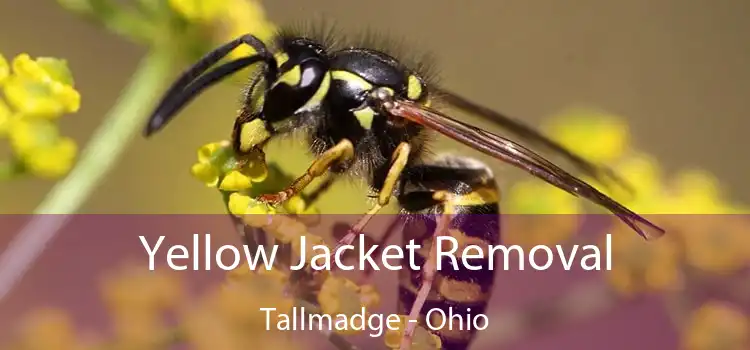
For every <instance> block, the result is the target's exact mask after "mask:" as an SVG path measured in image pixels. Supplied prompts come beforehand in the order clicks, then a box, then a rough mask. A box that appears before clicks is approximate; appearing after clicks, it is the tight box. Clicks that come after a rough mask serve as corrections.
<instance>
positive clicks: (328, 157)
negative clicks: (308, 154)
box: [260, 139, 354, 204]
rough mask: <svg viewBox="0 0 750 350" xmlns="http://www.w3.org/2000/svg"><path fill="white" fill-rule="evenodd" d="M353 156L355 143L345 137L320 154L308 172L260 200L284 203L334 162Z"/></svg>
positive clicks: (321, 174)
mask: <svg viewBox="0 0 750 350" xmlns="http://www.w3.org/2000/svg"><path fill="white" fill-rule="evenodd" d="M352 158H354V145H352V143H351V141H349V140H347V139H343V140H341V141H340V142H339V143H337V144H336V145H335V146H333V147H331V148H329V149H328V150H327V151H325V152H323V154H321V155H320V156H318V158H317V159H315V161H313V163H312V164H311V165H310V167H309V168H307V172H306V173H305V174H304V175H302V176H300V177H298V178H297V179H296V180H294V182H292V184H291V185H290V186H289V187H287V188H286V189H284V190H283V191H281V192H278V193H272V194H264V195H262V196H260V200H262V201H264V202H267V203H270V204H279V203H282V202H284V201H286V200H287V199H289V198H291V197H293V196H294V195H297V194H299V193H301V192H302V191H303V190H304V189H305V188H307V186H308V185H310V183H311V182H312V181H313V180H315V179H316V178H318V177H320V176H323V174H325V173H326V172H327V171H328V170H329V169H330V168H331V166H333V165H334V164H336V163H338V162H342V161H349V160H351V159H352Z"/></svg>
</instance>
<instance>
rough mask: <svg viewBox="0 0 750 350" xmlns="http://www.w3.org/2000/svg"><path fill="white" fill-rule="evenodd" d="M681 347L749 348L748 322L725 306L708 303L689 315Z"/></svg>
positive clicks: (697, 349) (696, 349) (707, 349)
mask: <svg viewBox="0 0 750 350" xmlns="http://www.w3.org/2000/svg"><path fill="white" fill-rule="evenodd" d="M683 344H684V347H685V349H687V350H745V349H747V348H748V346H750V320H748V317H747V316H746V315H744V314H743V313H742V311H740V310H738V309H737V308H735V307H733V306H731V305H729V304H726V303H723V302H718V301H711V302H708V303H706V304H704V305H702V306H701V307H700V308H698V309H697V310H695V311H694V312H693V315H692V317H691V318H690V321H689V322H688V325H687V327H686V329H685V333H684V334H683Z"/></svg>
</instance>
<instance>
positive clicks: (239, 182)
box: [219, 170, 252, 191]
mask: <svg viewBox="0 0 750 350" xmlns="http://www.w3.org/2000/svg"><path fill="white" fill-rule="evenodd" d="M251 185H252V183H251V181H250V178H249V177H248V176H246V175H244V174H242V173H241V172H239V171H237V170H232V171H230V172H229V173H228V174H226V175H224V178H223V179H222V180H221V184H220V185H219V189H220V190H222V191H242V190H246V189H248V188H250V186H251Z"/></svg>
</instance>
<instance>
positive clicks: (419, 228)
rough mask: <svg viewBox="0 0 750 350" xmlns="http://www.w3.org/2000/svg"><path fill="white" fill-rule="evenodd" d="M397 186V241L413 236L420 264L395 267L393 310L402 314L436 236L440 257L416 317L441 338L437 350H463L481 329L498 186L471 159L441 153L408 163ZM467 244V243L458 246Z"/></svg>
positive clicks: (490, 281)
mask: <svg viewBox="0 0 750 350" xmlns="http://www.w3.org/2000/svg"><path fill="white" fill-rule="evenodd" d="M401 188H402V192H401V193H400V195H399V202H400V204H401V206H402V208H403V209H404V210H403V211H404V214H403V215H404V216H405V222H406V225H405V227H404V235H403V239H404V244H407V243H408V242H409V241H411V240H414V243H416V244H419V245H420V247H421V249H419V250H418V251H417V252H416V256H415V257H414V263H415V265H416V266H419V267H420V269H418V270H412V269H410V268H406V269H402V270H401V274H400V286H399V304H400V305H399V309H400V312H406V313H408V312H409V311H410V310H411V308H412V306H413V305H414V303H415V300H416V296H417V293H418V290H419V288H420V286H421V285H422V283H423V277H424V276H423V272H422V271H423V270H424V265H425V263H426V262H427V260H428V257H429V254H430V250H431V249H432V248H433V244H436V243H438V242H439V244H440V250H441V251H442V252H443V253H446V254H445V255H444V256H442V257H441V258H440V259H439V262H438V269H437V272H436V276H435V279H434V281H433V283H432V287H431V290H430V293H429V295H428V296H427V300H426V301H425V303H424V306H423V307H422V308H421V310H420V317H419V321H420V323H422V324H423V325H425V326H426V327H427V329H430V330H432V331H433V332H435V333H436V334H437V335H438V336H440V338H441V339H442V341H443V349H466V348H467V347H468V346H469V344H470V343H471V341H472V339H473V337H474V335H475V333H476V331H477V330H478V329H483V328H484V327H486V322H487V320H486V318H485V316H484V315H483V314H484V312H485V310H486V308H487V303H488V301H489V298H490V295H491V292H492V287H493V285H494V282H495V275H494V272H493V271H491V270H490V269H489V262H490V256H489V246H490V245H496V244H498V243H499V240H500V216H499V205H498V199H499V190H498V189H497V186H496V183H495V181H494V179H493V177H492V172H491V171H490V170H489V169H487V168H486V167H485V166H484V165H483V164H481V163H479V162H477V161H474V160H472V159H468V158H463V157H452V156H449V157H442V158H439V159H437V160H435V161H433V162H431V163H428V164H426V165H419V166H415V167H414V168H412V169H410V170H409V171H408V173H407V174H405V176H404V177H403V183H402V185H401ZM436 192H447V193H450V194H451V196H450V198H451V199H450V203H448V202H441V201H437V200H435V199H433V195H432V194H434V193H436ZM448 207H450V209H451V210H452V212H453V214H454V215H453V218H452V220H451V223H450V225H449V227H450V229H449V230H448V232H447V233H446V234H447V237H444V238H440V239H439V241H438V240H436V238H435V229H436V227H437V223H438V220H439V219H440V214H443V213H444V212H445V211H446V208H448ZM468 246H472V247H473V248H471V249H469V250H465V249H466V247H468ZM480 252H481V253H480ZM464 254H468V255H467V256H464Z"/></svg>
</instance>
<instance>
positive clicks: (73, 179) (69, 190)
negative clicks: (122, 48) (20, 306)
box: [0, 50, 172, 299]
mask: <svg viewBox="0 0 750 350" xmlns="http://www.w3.org/2000/svg"><path fill="white" fill-rule="evenodd" d="M171 58H172V56H170V55H169V54H168V52H166V50H165V52H161V51H158V50H156V51H153V52H150V53H149V54H148V55H147V56H146V57H145V58H144V59H143V61H142V62H141V64H140V66H139V67H138V69H137V70H136V72H135V74H134V76H133V78H132V80H131V81H130V83H129V84H128V86H127V87H126V89H125V90H124V91H123V93H122V95H121V96H120V98H119V99H118V101H117V103H116V104H115V106H114V108H113V109H112V110H111V111H110V112H109V113H108V115H107V116H106V117H105V119H104V122H103V123H102V124H101V125H100V126H99V128H98V129H97V130H96V132H95V134H94V135H93V137H92V138H91V140H90V141H89V143H88V145H87V146H86V148H85V149H84V150H83V151H82V152H81V155H80V158H79V160H78V162H77V163H76V165H75V167H74V168H73V170H72V171H71V172H70V174H68V176H67V177H66V178H65V179H63V180H62V181H60V182H58V183H57V184H56V185H55V187H54V188H53V189H52V191H50V192H49V193H48V194H47V197H46V198H45V199H44V201H43V202H42V203H41V204H40V205H39V206H38V207H37V208H36V210H35V211H34V214H73V213H75V212H77V211H78V210H79V209H80V207H81V205H83V203H84V202H85V201H86V199H88V197H89V196H90V195H91V193H92V192H93V191H94V190H95V189H96V187H97V186H98V185H99V183H100V182H101V180H102V179H104V177H105V176H106V175H107V174H108V173H109V172H110V171H111V170H112V168H113V167H114V165H115V164H116V162H117V160H118V159H119V158H120V155H121V154H122V152H123V151H124V150H125V148H126V146H127V145H128V144H129V142H130V140H131V139H132V138H133V136H134V135H136V134H137V133H138V132H140V130H141V127H142V126H143V124H144V122H145V118H146V117H147V116H148V113H149V111H150V109H151V108H152V107H153V105H154V103H155V102H156V101H155V99H156V98H157V97H158V94H159V92H160V91H161V89H162V88H163V86H164V84H165V82H167V80H168V78H169V75H170V74H171V68H170V66H171V64H172V62H171ZM67 217H68V215H35V216H34V217H33V218H32V220H31V221H30V222H29V223H28V224H27V225H26V226H25V227H24V228H23V229H22V230H21V231H20V232H19V233H18V234H17V235H16V236H15V237H14V240H13V241H12V242H11V244H10V245H8V248H7V249H6V250H5V251H4V252H3V254H2V255H0V299H2V298H3V297H4V296H5V295H6V294H7V293H8V292H9V291H10V289H11V288H12V287H13V286H14V284H15V283H16V282H18V280H20V278H21V277H22V276H23V274H24V273H25V272H26V270H27V269H28V268H29V267H30V265H31V264H32V263H33V262H34V260H35V259H36V257H37V256H38V255H39V253H41V252H42V250H43V249H44V247H45V246H46V245H47V243H49V242H50V241H51V240H52V239H53V238H54V236H55V234H56V233H57V232H58V230H59V229H60V228H61V227H62V226H63V225H64V224H65V222H66V221H67Z"/></svg>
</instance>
